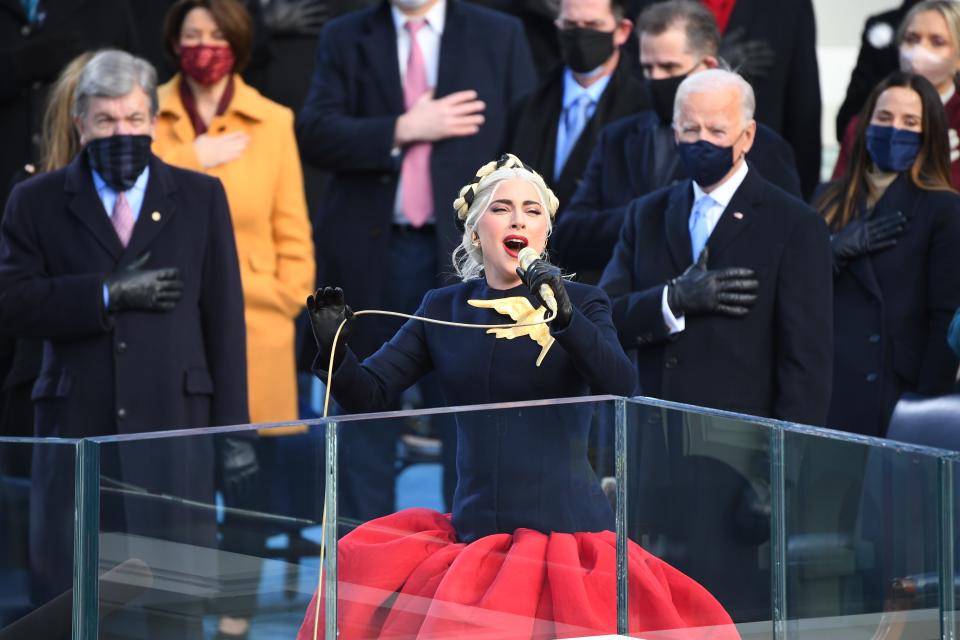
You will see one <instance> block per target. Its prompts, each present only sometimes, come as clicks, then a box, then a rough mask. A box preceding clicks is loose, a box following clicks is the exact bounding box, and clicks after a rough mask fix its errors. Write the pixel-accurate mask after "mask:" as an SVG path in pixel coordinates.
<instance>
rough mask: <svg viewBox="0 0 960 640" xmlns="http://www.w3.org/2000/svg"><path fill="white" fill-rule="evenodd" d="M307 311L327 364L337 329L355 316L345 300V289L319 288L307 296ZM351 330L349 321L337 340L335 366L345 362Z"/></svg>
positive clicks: (315, 337)
mask: <svg viewBox="0 0 960 640" xmlns="http://www.w3.org/2000/svg"><path fill="white" fill-rule="evenodd" d="M307 312H308V313H309V315H310V327H311V328H312V329H313V338H314V339H315V340H316V341H317V348H318V349H320V362H321V363H322V364H323V365H324V366H327V363H328V362H330V347H331V346H333V338H334V336H335V335H336V334H337V329H338V328H339V327H340V324H341V323H342V322H343V321H344V320H350V319H351V318H353V309H351V308H350V307H348V306H347V305H346V304H344V302H343V289H341V288H340V287H324V288H323V289H317V290H316V292H315V293H314V294H313V295H312V296H308V297H307ZM349 332H350V323H349V322H348V323H347V324H346V325H345V326H344V327H343V331H341V332H340V339H339V340H337V352H336V355H335V356H334V359H333V366H334V368H336V367H339V366H340V363H341V362H343V353H344V350H345V349H346V348H347V343H346V338H347V334H348V333H349Z"/></svg>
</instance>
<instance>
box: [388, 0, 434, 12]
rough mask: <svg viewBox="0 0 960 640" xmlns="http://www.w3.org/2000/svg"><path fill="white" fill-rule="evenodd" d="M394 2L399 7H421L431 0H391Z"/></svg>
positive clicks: (410, 8) (409, 8)
mask: <svg viewBox="0 0 960 640" xmlns="http://www.w3.org/2000/svg"><path fill="white" fill-rule="evenodd" d="M391 1H392V2H393V4H395V5H396V7H397V8H398V9H407V10H412V9H419V8H420V7H422V6H423V5H425V4H427V3H428V2H430V0H391Z"/></svg>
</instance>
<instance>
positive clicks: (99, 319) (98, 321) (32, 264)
mask: <svg viewBox="0 0 960 640" xmlns="http://www.w3.org/2000/svg"><path fill="white" fill-rule="evenodd" d="M23 186H24V185H23V184H20V185H17V187H15V188H14V190H13V192H12V193H11V194H10V199H9V200H8V201H7V207H6V211H5V213H4V216H3V226H2V231H0V331H2V332H3V333H5V334H7V335H12V336H17V337H32V338H44V339H50V340H73V339H80V338H85V337H89V336H92V335H97V334H102V333H105V332H106V331H108V330H109V329H110V327H111V323H110V321H109V319H108V318H107V315H106V313H105V312H104V308H103V282H104V278H105V275H106V274H103V273H83V274H70V275H51V274H50V273H48V271H47V266H46V265H47V257H46V256H45V255H44V249H43V246H42V242H41V238H42V232H41V230H40V229H38V228H37V216H35V215H33V213H34V211H33V208H34V207H35V206H36V205H35V204H33V205H31V203H29V202H25V201H24V200H25V198H24V197H23V189H22V187H23Z"/></svg>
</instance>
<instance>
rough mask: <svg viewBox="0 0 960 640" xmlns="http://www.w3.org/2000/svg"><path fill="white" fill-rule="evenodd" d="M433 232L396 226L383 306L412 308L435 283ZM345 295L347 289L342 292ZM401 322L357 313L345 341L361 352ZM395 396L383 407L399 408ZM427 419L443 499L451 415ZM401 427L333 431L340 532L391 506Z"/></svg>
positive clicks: (427, 385) (449, 491)
mask: <svg viewBox="0 0 960 640" xmlns="http://www.w3.org/2000/svg"><path fill="white" fill-rule="evenodd" d="M436 265H437V255H436V238H435V236H434V233H433V231H432V230H397V229H396V228H395V230H394V234H393V236H392V237H391V241H390V245H389V247H388V250H387V255H386V256H385V260H384V269H385V280H384V282H385V294H384V303H383V309H384V310H385V311H399V312H402V313H409V314H412V313H414V312H415V311H416V310H417V308H419V306H420V302H421V301H422V300H423V296H424V294H425V293H426V292H427V291H428V290H430V289H433V288H434V287H436V286H437V278H436ZM348 295H349V294H348ZM401 324H402V322H398V321H397V320H396V319H394V318H381V317H376V316H375V317H373V318H361V319H360V320H359V321H358V323H357V326H356V327H354V330H353V333H352V334H351V337H350V346H351V349H353V350H354V351H355V352H356V353H357V356H358V357H360V358H364V357H366V356H368V355H370V354H372V353H373V352H375V351H376V350H377V349H378V348H379V347H380V346H381V345H382V344H383V343H384V342H386V341H388V340H389V339H390V338H391V337H393V334H394V333H396V332H397V330H398V329H399V327H400V325H401ZM419 388H420V394H421V396H422V399H423V405H424V406H425V407H438V406H443V405H444V402H443V398H442V396H441V394H440V390H439V384H438V383H437V380H436V376H435V375H434V374H430V375H428V376H426V377H425V378H423V379H422V380H421V381H420V382H419ZM400 408H401V404H400V400H399V399H397V400H396V401H395V402H394V404H393V405H391V406H390V407H389V408H388V409H389V410H399V409H400ZM444 418H445V419H444V420H436V419H435V420H433V421H432V427H433V428H434V430H435V431H437V432H439V434H440V435H441V438H442V439H443V452H444V453H443V458H444V485H445V490H444V495H445V497H446V498H447V504H448V505H449V503H450V501H451V500H452V495H453V488H454V487H455V486H456V471H455V469H454V463H455V453H454V452H455V447H456V428H455V426H454V422H453V418H452V417H447V416H444ZM400 435H401V430H400V429H398V425H397V423H396V422H395V421H386V420H375V421H364V422H360V423H349V422H347V423H343V424H342V425H341V427H340V433H339V441H340V444H339V448H338V451H339V463H340V464H339V466H340V477H339V483H340V484H339V512H338V515H339V518H340V520H341V522H343V526H342V527H341V531H342V532H346V531H348V530H349V529H351V528H352V525H353V523H356V522H365V521H367V520H370V519H373V518H377V517H380V516H383V515H386V514H389V513H393V511H394V510H395V504H396V500H395V481H396V475H397V460H396V450H397V438H398V437H399V436H400Z"/></svg>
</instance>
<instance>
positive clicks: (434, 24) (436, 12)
mask: <svg viewBox="0 0 960 640" xmlns="http://www.w3.org/2000/svg"><path fill="white" fill-rule="evenodd" d="M390 15H391V16H393V26H394V27H395V28H396V29H397V33H400V32H401V31H403V29H404V26H403V25H405V24H406V23H407V20H410V19H411V18H410V16H408V15H407V14H405V13H404V12H402V11H400V9H397V7H396V5H394V4H391V5H390ZM417 19H422V20H426V21H427V26H428V27H430V28H431V29H433V30H434V31H436V32H437V34H438V35H439V34H442V33H443V27H444V25H445V24H446V22H447V0H440V2H438V3H437V4H435V5H433V8H432V9H430V11H427V12H426V13H425V14H424V15H422V16H421V17H420V18H417Z"/></svg>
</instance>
